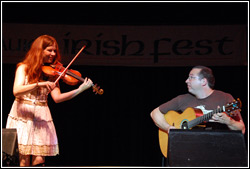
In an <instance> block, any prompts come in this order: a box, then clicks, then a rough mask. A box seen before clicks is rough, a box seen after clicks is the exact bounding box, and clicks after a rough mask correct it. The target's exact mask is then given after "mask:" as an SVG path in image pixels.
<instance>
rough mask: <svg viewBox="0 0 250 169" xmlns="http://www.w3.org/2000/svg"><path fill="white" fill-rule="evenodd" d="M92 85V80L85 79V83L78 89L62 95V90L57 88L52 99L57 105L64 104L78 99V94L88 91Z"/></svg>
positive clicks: (52, 94)
mask: <svg viewBox="0 0 250 169" xmlns="http://www.w3.org/2000/svg"><path fill="white" fill-rule="evenodd" d="M92 84H93V82H92V81H91V79H88V78H85V80H84V82H83V83H82V84H81V85H80V86H79V87H78V88H77V89H74V90H71V91H69V92H66V93H61V90H60V88H59V87H56V88H55V89H54V90H52V92H51V97H52V98H53V100H54V101H55V102H56V103H60V102H64V101H67V100H70V99H72V98H74V97H76V96H77V95H78V94H80V93H82V92H83V91H85V90H87V89H88V88H90V87H91V86H92Z"/></svg>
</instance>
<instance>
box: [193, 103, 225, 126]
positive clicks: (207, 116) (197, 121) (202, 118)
mask: <svg viewBox="0 0 250 169" xmlns="http://www.w3.org/2000/svg"><path fill="white" fill-rule="evenodd" d="M224 111H225V106H223V107H222V108H218V109H215V110H213V111H211V112H209V113H207V114H205V115H203V116H200V117H197V118H196V119H194V120H191V121H189V122H188V128H189V129H190V128H192V127H194V126H196V125H198V124H200V123H202V122H204V121H207V120H209V119H211V118H212V116H213V115H214V114H216V113H221V112H224Z"/></svg>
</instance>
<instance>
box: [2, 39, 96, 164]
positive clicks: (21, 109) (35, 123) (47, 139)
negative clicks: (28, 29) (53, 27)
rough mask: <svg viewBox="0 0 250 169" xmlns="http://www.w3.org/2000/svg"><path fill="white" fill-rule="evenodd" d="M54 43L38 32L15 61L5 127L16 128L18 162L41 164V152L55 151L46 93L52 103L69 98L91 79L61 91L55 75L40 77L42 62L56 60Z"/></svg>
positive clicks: (56, 51) (48, 62)
mask: <svg viewBox="0 0 250 169" xmlns="http://www.w3.org/2000/svg"><path fill="white" fill-rule="evenodd" d="M60 59H61V56H60V53H59V48H58V43H57V41H56V40H55V38H53V37H51V36H49V35H42V36H39V37H38V38H37V39H35V41H34V42H33V43H32V45H31V48H30V50H29V51H28V52H27V54H26V57H25V59H24V60H23V61H22V62H20V63H18V64H17V69H16V74H15V80H14V86H13V94H14V96H15V101H14V103H13V105H12V108H11V110H10V113H9V115H8V119H7V124H6V128H16V129H17V136H18V148H19V160H20V166H30V165H32V166H39V165H40V166H44V163H45V156H55V155H57V154H59V147H58V140H57V134H56V130H55V126H54V123H53V119H52V116H51V112H50V109H49V107H48V104H47V97H48V94H49V93H50V94H51V97H52V99H53V100H54V101H55V102H56V103H60V102H63V101H66V100H70V99H72V98H74V97H75V96H77V95H78V94H80V93H81V92H83V91H85V90H87V89H88V88H90V87H91V86H92V85H93V82H92V81H91V79H88V78H85V79H84V82H83V83H82V84H81V85H80V86H79V87H78V88H77V89H74V90H71V91H69V92H66V93H61V91H60V87H59V83H58V82H57V83H56V84H55V83H54V81H55V78H53V77H50V78H49V80H48V81H45V80H43V79H44V74H43V72H42V66H43V65H44V64H52V63H54V62H57V61H60Z"/></svg>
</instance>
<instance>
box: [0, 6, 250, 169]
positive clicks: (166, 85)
mask: <svg viewBox="0 0 250 169" xmlns="http://www.w3.org/2000/svg"><path fill="white" fill-rule="evenodd" d="M44 11H46V12H44ZM47 11H49V12H47ZM247 11H248V8H247V5H246V3H209V4H206V3H157V4H155V3H147V4H145V3H144V4H140V3H134V4H133V3H132V4H128V3H112V4H110V3H93V4H92V3H83V4H80V3H74V4H73V3H72V4H65V3H47V4H46V3H5V4H4V5H3V23H34V24H36V23H38V24H39V23H41V24H81V25H83V24H86V25H93V24H97V25H180V26H181V25H189V24H194V25H199V24H200V25H202V24H205V25H207V24H208V25H209V24H215V25H221V24H222V25H223V24H245V25H247V24H248V19H247V15H246V14H247ZM210 67H211V68H212V69H213V71H214V74H215V77H216V86H215V88H216V89H218V90H223V91H225V92H228V93H231V94H232V95H233V96H234V97H235V99H236V98H240V99H241V101H242V103H243V107H242V117H243V120H244V122H245V124H246V129H247V131H246V134H245V139H246V143H248V140H247V139H248V93H249V91H248V65H243V66H210ZM15 68H16V65H14V64H2V128H5V125H6V120H7V116H8V113H9V111H10V108H11V106H12V103H13V101H14V96H13V92H12V90H13V81H14V76H15ZM71 68H72V69H75V70H78V71H79V72H81V74H82V76H83V77H89V78H91V79H92V81H93V82H94V83H97V84H98V85H99V86H100V87H101V88H102V89H103V90H104V94H103V95H95V94H94V93H93V92H92V90H91V89H89V90H87V91H85V92H83V93H81V94H80V95H78V96H77V97H75V98H74V99H72V100H70V101H66V102H63V103H58V104H56V103H54V102H53V100H52V99H51V98H50V97H49V107H50V109H51V112H52V117H53V120H54V123H55V127H56V130H57V135H58V139H59V148H60V155H58V156H55V157H48V158H47V161H46V165H47V166H62V167H63V166H161V162H162V155H161V152H160V147H159V142H158V128H157V127H156V126H155V124H154V123H153V121H152V119H151V117H150V112H151V111H152V110H153V109H154V108H156V107H158V106H159V105H160V104H162V103H164V102H166V101H168V100H170V99H172V98H173V97H175V96H177V95H179V94H183V93H186V92H187V86H186V84H185V80H186V78H187V77H188V73H189V71H190V69H191V67H188V66H186V67H125V66H76V65H72V66H71ZM60 85H61V90H62V92H66V91H69V90H71V89H73V88H76V87H78V86H69V85H66V84H65V83H64V82H62V81H60Z"/></svg>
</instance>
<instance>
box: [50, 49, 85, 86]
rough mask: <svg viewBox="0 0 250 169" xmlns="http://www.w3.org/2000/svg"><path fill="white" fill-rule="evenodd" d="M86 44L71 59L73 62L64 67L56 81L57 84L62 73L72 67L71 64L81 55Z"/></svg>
mask: <svg viewBox="0 0 250 169" xmlns="http://www.w3.org/2000/svg"><path fill="white" fill-rule="evenodd" d="M85 47H86V46H85V45H84V46H83V47H82V48H81V49H80V51H79V52H78V53H77V54H76V56H75V57H74V58H73V59H72V60H71V62H70V63H69V64H68V66H67V67H66V68H65V69H64V71H63V72H62V73H61V74H60V76H59V77H58V78H57V79H56V81H55V82H54V83H55V84H56V83H57V82H58V80H59V79H60V78H61V77H62V75H63V74H64V73H65V72H66V71H67V70H68V68H69V67H70V65H71V64H72V63H73V62H74V61H75V60H76V58H77V57H78V56H79V55H80V53H81V52H82V51H83V49H84V48H85Z"/></svg>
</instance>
